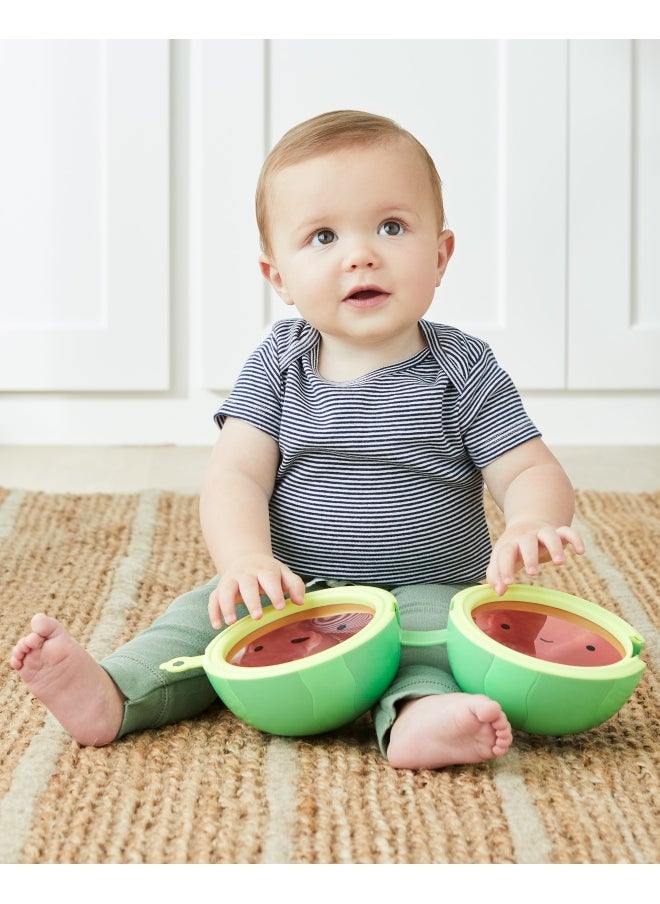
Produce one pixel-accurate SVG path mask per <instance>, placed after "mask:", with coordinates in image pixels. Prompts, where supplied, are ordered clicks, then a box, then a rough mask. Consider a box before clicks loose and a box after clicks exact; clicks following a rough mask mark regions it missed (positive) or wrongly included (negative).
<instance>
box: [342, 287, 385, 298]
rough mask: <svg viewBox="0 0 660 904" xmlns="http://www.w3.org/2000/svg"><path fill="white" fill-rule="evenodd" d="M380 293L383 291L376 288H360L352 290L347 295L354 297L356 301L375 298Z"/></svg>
mask: <svg viewBox="0 0 660 904" xmlns="http://www.w3.org/2000/svg"><path fill="white" fill-rule="evenodd" d="M382 294H383V293H382V292H379V291H378V289H362V290H361V291H360V292H353V294H352V295H349V296H348V297H349V298H355V299H357V301H368V300H369V299H370V298H377V297H378V296H379V295H382Z"/></svg>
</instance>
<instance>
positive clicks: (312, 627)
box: [161, 585, 645, 736]
mask: <svg viewBox="0 0 660 904" xmlns="http://www.w3.org/2000/svg"><path fill="white" fill-rule="evenodd" d="M435 644H446V646H447V655H448V658H449V662H450V665H451V669H452V672H453V674H454V677H455V679H456V682H457V683H458V685H459V686H460V687H461V688H462V690H464V691H467V692H468V693H473V694H475V693H483V694H486V695H487V696H489V697H491V698H492V699H494V700H497V701H498V702H499V703H500V705H501V706H502V708H503V710H504V711H505V713H506V715H507V716H508V718H509V721H510V722H511V724H512V725H513V727H514V728H517V729H520V730H522V731H526V732H529V733H532V734H545V735H563V734H571V733H574V732H579V731H584V730H586V729H588V728H593V727H594V726H596V725H599V724H600V723H601V722H604V721H606V720H607V719H609V718H610V717H611V716H612V715H614V714H615V713H616V712H617V711H618V710H619V709H620V708H621V707H622V706H623V704H624V703H626V701H627V700H628V699H629V698H630V696H631V694H632V693H633V691H634V690H635V688H636V687H637V685H638V684H639V681H640V680H641V676H642V672H643V671H644V668H645V663H644V662H643V661H642V660H641V659H640V658H639V654H640V652H641V650H642V647H643V640H642V638H641V637H640V636H639V635H638V634H637V633H636V632H635V631H634V629H633V628H632V627H631V626H630V625H628V624H627V623H626V622H625V621H623V620H622V619H621V618H619V617H618V616H616V615H614V614H612V613H611V612H609V611H607V610H605V609H604V608H602V607H601V606H597V605H596V604H594V603H590V602H588V601H587V600H583V599H580V598H578V597H575V596H571V595H569V594H566V593H561V592H559V591H556V590H548V589H545V588H540V587H531V586H526V585H513V586H511V587H510V588H509V589H508V590H507V592H506V593H505V594H503V595H502V596H497V595H496V594H495V593H494V591H493V590H492V589H491V588H490V587H489V586H488V585H478V586H475V587H470V588H468V589H467V590H463V591H461V592H460V593H458V594H456V596H455V597H454V598H453V600H452V603H451V608H450V613H449V620H448V625H447V628H446V629H443V630H440V631H405V630H402V629H401V627H400V623H399V612H398V608H397V604H396V600H395V598H394V597H393V596H392V594H390V593H388V592H387V591H385V590H381V589H379V588H376V587H365V586H345V587H337V588H331V589H327V590H317V591H312V592H310V593H308V594H307V595H306V596H305V600H304V603H303V605H302V606H296V605H294V604H293V603H291V602H289V603H287V605H286V607H285V608H284V609H283V610H275V609H272V608H267V609H266V610H265V611H264V614H263V616H262V618H260V619H259V620H254V619H253V618H251V617H250V616H247V617H246V618H243V619H241V620H240V621H238V622H236V623H235V624H233V625H232V626H230V627H228V628H226V629H225V631H223V632H222V633H221V634H219V635H218V636H217V637H216V638H215V639H214V640H213V641H212V642H211V643H210V644H209V645H208V647H207V648H206V650H205V652H204V654H203V655H201V656H194V657H180V658H178V659H173V660H170V662H167V663H163V664H162V666H161V668H163V669H166V670H168V671H171V672H177V671H185V670H187V669H192V668H200V667H201V668H203V669H204V670H205V672H206V674H207V676H208V678H209V681H210V682H211V684H212V685H213V688H214V689H215V691H216V693H217V694H218V696H219V697H220V698H221V699H222V701H223V702H224V704H225V705H226V706H227V707H228V708H229V709H230V710H232V712H234V713H235V715H237V716H238V717H239V718H241V719H242V720H243V721H245V722H246V723H248V724H250V725H253V726H254V727H255V728H258V729H260V730H262V731H266V732H269V733H271V734H276V735H290V736H302V735H311V734H320V733H322V732H326V731H331V730H332V729H334V728H338V727H339V726H341V725H345V724H347V723H348V722H351V721H353V720H354V719H356V718H357V717H358V716H360V715H362V713H365V712H367V710H369V709H370V708H371V707H372V706H373V705H374V704H375V703H376V702H377V701H378V699H379V698H380V697H381V696H382V695H383V694H384V692H385V691H386V690H387V688H388V687H389V685H390V684H391V682H392V680H393V678H394V676H395V675H396V672H397V669H398V667H399V661H400V656H401V646H402V645H411V646H429V645H435Z"/></svg>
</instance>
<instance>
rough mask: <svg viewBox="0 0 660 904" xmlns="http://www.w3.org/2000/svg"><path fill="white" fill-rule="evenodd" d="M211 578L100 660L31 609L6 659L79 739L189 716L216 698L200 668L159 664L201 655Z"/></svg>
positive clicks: (90, 741)
mask: <svg viewBox="0 0 660 904" xmlns="http://www.w3.org/2000/svg"><path fill="white" fill-rule="evenodd" d="M216 583H217V578H216V579H214V580H213V581H211V582H209V584H207V585H205V586H203V587H198V588H195V589H194V590H192V591H190V592H189V593H185V594H183V595H182V596H180V597H178V598H177V599H176V600H174V602H173V603H172V604H171V605H170V607H169V608H168V609H167V610H166V612H165V613H164V614H163V615H161V616H160V618H158V619H157V620H156V621H155V622H154V623H153V624H152V625H150V626H149V627H148V628H146V629H145V630H144V631H142V632H140V634H138V635H137V636H136V637H134V638H133V639H132V640H130V641H129V642H128V643H127V644H124V646H122V647H120V648H119V649H118V650H115V651H114V652H113V653H111V654H110V655H109V656H106V657H105V659H103V660H101V662H100V663H99V662H97V661H96V660H95V659H94V658H93V657H92V656H91V655H90V654H89V653H87V651H86V650H84V649H83V648H82V647H81V646H80V645H79V644H78V643H77V642H76V641H75V640H74V639H73V638H72V637H71V636H70V635H69V634H68V633H67V632H66V630H65V629H64V628H63V626H62V625H60V624H59V622H57V621H56V620H55V619H54V618H50V617H48V616H46V615H41V614H40V615H36V616H35V617H34V618H33V620H32V633H31V634H28V635H27V637H24V638H23V639H22V640H20V641H19V642H18V643H17V644H16V646H15V648H14V651H13V653H12V656H11V660H10V662H11V665H12V666H13V667H14V668H15V669H17V671H18V672H19V673H20V675H21V677H22V678H23V680H24V681H25V683H26V685H27V687H28V688H29V690H30V691H31V692H32V693H33V694H34V695H35V697H37V698H38V699H39V700H41V702H42V703H43V704H44V705H45V706H46V707H47V709H49V710H50V711H51V712H52V714H53V715H54V716H55V718H56V719H57V720H58V721H59V722H60V723H61V724H62V725H63V727H64V728H65V729H66V730H67V731H68V732H69V734H71V735H72V737H73V738H75V740H76V741H78V743H79V744H81V745H83V746H87V745H94V746H97V747H100V746H103V745H104V744H109V743H110V742H111V741H113V740H115V739H116V738H118V737H122V736H123V735H125V734H128V733H129V732H131V731H138V730H141V729H145V728H158V727H160V726H161V725H166V724H168V723H171V722H177V721H179V720H181V719H186V718H192V717H193V716H195V715H197V714H198V713H200V712H203V710H205V709H206V708H207V707H208V706H209V705H210V704H211V703H212V702H214V701H215V700H217V699H218V698H217V695H216V693H215V691H214V690H213V688H212V687H211V684H210V682H209V680H208V678H207V677H206V673H205V672H204V669H203V668H201V667H200V668H196V669H192V670H190V671H189V672H184V673H177V674H171V673H168V672H165V671H163V670H162V669H160V663H162V662H166V661H167V660H169V659H173V658H175V657H177V656H185V655H191V656H196V655H201V654H202V653H203V652H204V650H205V649H206V647H207V645H208V644H209V643H210V642H211V640H213V638H214V637H215V636H216V635H217V633H218V632H217V631H215V630H214V629H213V627H212V626H211V622H210V620H209V617H208V611H207V603H208V597H209V594H210V592H211V590H212V589H213V588H214V587H215V584H216ZM243 609H244V607H243ZM246 612H247V610H245V612H242V611H241V612H240V614H245V613H246Z"/></svg>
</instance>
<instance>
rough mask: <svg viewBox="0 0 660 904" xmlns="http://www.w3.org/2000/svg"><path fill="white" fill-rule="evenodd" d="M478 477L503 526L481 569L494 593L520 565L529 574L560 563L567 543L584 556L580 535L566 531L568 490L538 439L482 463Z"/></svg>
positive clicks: (511, 578)
mask: <svg viewBox="0 0 660 904" xmlns="http://www.w3.org/2000/svg"><path fill="white" fill-rule="evenodd" d="M483 475H484V480H485V482H486V486H487V487H488V489H489V491H490V493H491V495H492V496H493V498H494V499H495V502H496V503H497V504H498V505H499V507H500V508H501V509H502V512H503V513H504V520H505V522H506V527H505V529H504V532H503V533H502V535H501V536H500V537H499V539H498V540H497V542H496V543H495V545H494V546H493V552H492V555H491V557H490V563H489V565H488V570H487V571H486V579H487V581H488V583H489V584H490V585H491V586H492V587H493V588H494V590H495V591H496V592H497V593H499V594H502V593H504V591H505V590H506V588H507V587H508V585H509V584H512V583H513V582H514V580H515V572H516V571H517V570H518V569H519V568H520V567H522V566H524V568H525V570H526V572H527V574H529V575H535V574H537V573H538V566H539V564H540V563H541V562H549V561H551V562H553V563H554V564H555V565H562V564H563V563H564V561H565V556H564V546H566V545H567V544H570V545H571V546H572V547H573V549H574V550H575V552H576V553H578V554H580V555H581V554H582V553H583V552H584V543H583V542H582V539H581V537H580V536H579V535H578V534H577V532H576V531H574V530H573V529H572V528H571V527H570V524H571V521H572V520H573V511H574V493H573V487H572V486H571V483H570V481H569V479H568V477H567V476H566V473H565V472H564V469H563V468H562V467H561V465H560V464H559V462H558V461H557V459H556V458H555V456H554V455H553V454H552V453H551V452H550V450H549V449H548V448H547V446H546V445H545V443H543V441H542V440H541V439H538V438H537V439H532V440H529V441H528V442H526V443H522V444H521V445H520V446H517V447H516V448H515V449H512V450H511V451H510V452H506V453H505V454H504V455H502V456H501V457H500V458H498V459H496V460H495V461H494V462H491V464H489V465H487V466H486V467H485V468H484V470H483Z"/></svg>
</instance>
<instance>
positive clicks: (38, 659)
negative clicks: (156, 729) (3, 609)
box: [9, 613, 124, 747]
mask: <svg viewBox="0 0 660 904" xmlns="http://www.w3.org/2000/svg"><path fill="white" fill-rule="evenodd" d="M31 627H32V633H31V634H28V635H27V636H26V637H23V638H22V639H21V640H19V642H18V643H17V644H16V646H15V647H14V650H13V652H12V654H11V657H10V659H9V663H10V665H11V666H12V668H14V669H16V670H17V671H18V672H19V674H20V676H21V678H22V679H23V681H24V682H25V684H26V685H27V687H28V689H29V690H30V691H31V693H32V694H34V696H35V697H37V698H38V699H39V700H41V702H42V703H43V704H44V706H45V707H46V708H47V709H49V710H50V711H51V713H52V714H53V715H54V716H55V718H56V719H57V720H58V722H59V723H60V724H61V725H62V726H63V728H65V729H66V731H68V732H69V734H70V735H71V736H72V737H73V738H75V740H76V741H77V742H78V743H79V744H81V745H83V746H94V747H102V746H103V745H104V744H109V743H110V742H111V741H113V740H114V739H115V738H116V736H117V733H118V731H119V728H120V727H121V723H122V719H123V716H124V697H123V695H122V693H121V691H120V690H119V688H118V687H117V685H116V684H115V683H114V681H113V680H112V678H111V677H110V676H109V675H108V673H107V672H106V671H105V670H104V669H102V668H101V666H100V665H99V664H98V662H97V661H96V660H95V659H93V657H92V656H90V654H89V653H87V651H86V650H84V649H83V648H82V647H81V646H80V645H79V644H78V643H76V641H75V640H74V639H73V638H72V637H71V636H70V634H68V633H67V631H66V630H65V628H64V627H63V626H62V625H61V624H60V623H59V622H58V621H57V620H56V619H54V618H50V616H48V615H43V614H41V613H40V614H39V615H35V616H34V618H33V619H32V624H31Z"/></svg>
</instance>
